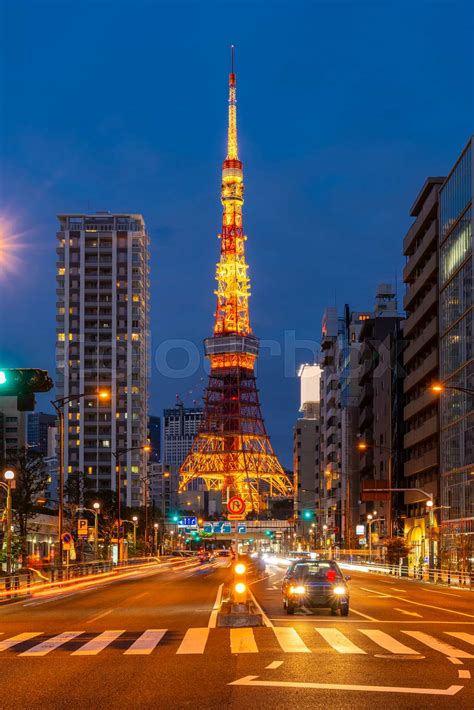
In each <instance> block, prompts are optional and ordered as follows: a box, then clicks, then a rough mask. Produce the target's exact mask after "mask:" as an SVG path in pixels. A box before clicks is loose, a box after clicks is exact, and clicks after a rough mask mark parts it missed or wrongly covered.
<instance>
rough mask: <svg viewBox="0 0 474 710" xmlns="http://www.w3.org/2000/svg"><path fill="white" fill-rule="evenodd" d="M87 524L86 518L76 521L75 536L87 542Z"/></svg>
mask: <svg viewBox="0 0 474 710" xmlns="http://www.w3.org/2000/svg"><path fill="white" fill-rule="evenodd" d="M88 528H89V523H88V520H87V518H79V520H78V521H77V534H78V536H79V537H83V538H85V539H86V540H87V534H88Z"/></svg>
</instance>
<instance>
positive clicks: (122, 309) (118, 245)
mask: <svg viewBox="0 0 474 710" xmlns="http://www.w3.org/2000/svg"><path fill="white" fill-rule="evenodd" d="M58 219H59V231H58V235H57V236H58V242H59V244H58V248H57V254H58V261H57V269H58V270H57V290H56V294H57V311H56V313H57V315H56V324H57V345H56V360H57V387H58V396H59V397H63V396H71V395H84V396H80V397H79V399H77V400H75V401H73V402H71V403H70V405H69V406H68V407H67V408H66V411H65V421H66V427H65V446H64V450H65V458H64V466H65V472H66V477H67V475H68V474H70V473H73V472H75V471H82V472H84V473H86V474H87V475H88V476H90V477H91V479H92V482H93V486H94V487H95V489H96V490H97V491H101V490H107V489H112V490H116V475H115V459H114V456H113V452H115V451H117V450H119V449H131V448H134V447H141V446H143V445H144V444H145V443H146V441H147V428H148V317H149V316H148V311H149V280H148V272H149V267H148V258H149V255H148V234H147V231H146V228H145V222H144V220H143V217H142V216H141V215H139V214H128V213H119V214H111V213H109V212H97V213H95V214H60V215H58ZM99 388H106V389H109V390H110V395H111V396H110V399H109V400H102V399H99V398H98V397H97V392H98V390H99ZM120 463H121V480H122V500H123V501H124V503H125V504H126V505H129V506H130V505H139V504H140V503H141V500H142V484H141V482H140V477H141V476H143V474H144V472H145V466H146V461H145V454H144V452H143V451H140V450H138V449H137V450H135V451H129V452H128V453H126V454H125V455H123V456H122V457H121V459H120Z"/></svg>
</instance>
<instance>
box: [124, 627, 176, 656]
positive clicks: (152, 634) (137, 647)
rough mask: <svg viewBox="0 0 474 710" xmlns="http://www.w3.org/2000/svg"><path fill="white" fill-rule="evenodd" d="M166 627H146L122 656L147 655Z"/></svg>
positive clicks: (165, 630)
mask: <svg viewBox="0 0 474 710" xmlns="http://www.w3.org/2000/svg"><path fill="white" fill-rule="evenodd" d="M167 630H168V629H148V630H147V631H144V632H143V633H142V635H141V636H139V638H137V640H136V641H134V642H133V643H132V645H131V646H130V648H127V650H126V651H124V654H123V655H124V656H149V655H150V653H151V652H152V651H153V650H154V649H155V648H156V646H158V644H159V643H160V641H161V639H162V638H163V636H164V635H165V634H166V632H167Z"/></svg>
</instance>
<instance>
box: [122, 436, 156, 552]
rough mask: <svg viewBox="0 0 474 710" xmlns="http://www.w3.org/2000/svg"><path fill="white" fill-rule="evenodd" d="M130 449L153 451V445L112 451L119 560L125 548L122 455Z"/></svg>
mask: <svg viewBox="0 0 474 710" xmlns="http://www.w3.org/2000/svg"><path fill="white" fill-rule="evenodd" d="M129 451H146V452H148V451H151V446H149V444H144V445H142V446H129V447H125V448H122V449H116V450H115V451H112V456H113V457H114V459H115V470H116V473H117V482H116V485H117V545H118V561H119V562H121V561H122V557H123V550H122V531H121V528H122V526H121V522H122V520H121V518H122V511H121V498H122V494H121V490H120V489H121V480H120V457H121V456H123V455H124V454H128V452H129Z"/></svg>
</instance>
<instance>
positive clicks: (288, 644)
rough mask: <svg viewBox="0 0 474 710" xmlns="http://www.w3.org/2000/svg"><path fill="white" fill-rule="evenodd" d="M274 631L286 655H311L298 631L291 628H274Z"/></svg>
mask: <svg viewBox="0 0 474 710" xmlns="http://www.w3.org/2000/svg"><path fill="white" fill-rule="evenodd" d="M273 631H274V633H275V636H276V637H277V641H278V643H279V644H280V646H281V648H282V650H283V651H284V652H285V653H311V651H310V650H309V648H308V647H307V645H306V644H305V643H304V641H303V639H302V638H301V636H300V635H299V634H298V632H297V631H296V629H293V628H292V627H291V626H289V627H288V626H274V627H273Z"/></svg>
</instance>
